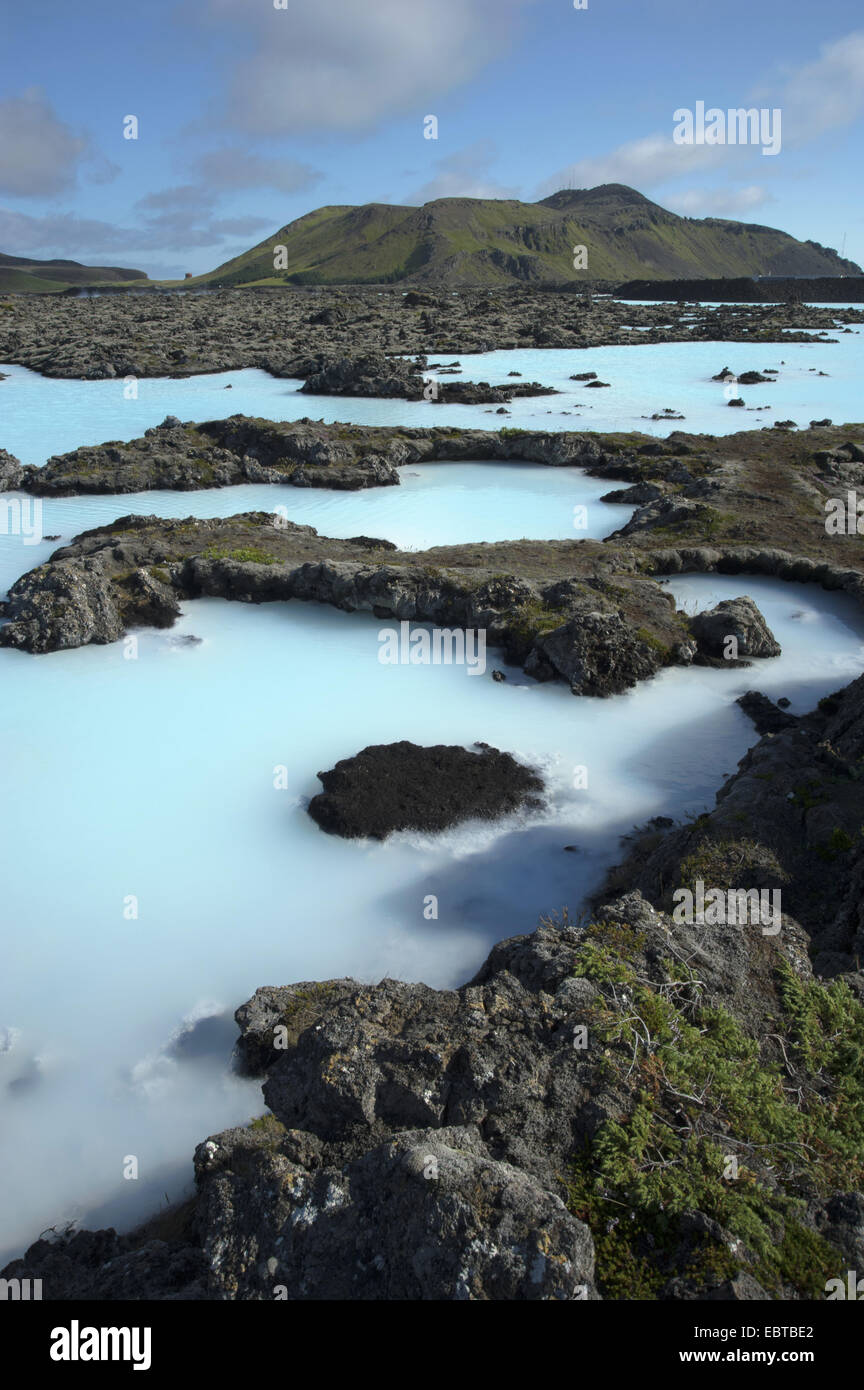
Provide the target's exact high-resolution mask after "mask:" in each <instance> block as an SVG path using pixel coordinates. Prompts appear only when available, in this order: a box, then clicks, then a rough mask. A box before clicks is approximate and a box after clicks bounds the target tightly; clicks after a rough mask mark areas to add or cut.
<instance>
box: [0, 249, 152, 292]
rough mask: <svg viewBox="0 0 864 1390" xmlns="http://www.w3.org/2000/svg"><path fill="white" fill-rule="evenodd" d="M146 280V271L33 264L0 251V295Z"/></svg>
mask: <svg viewBox="0 0 864 1390" xmlns="http://www.w3.org/2000/svg"><path fill="white" fill-rule="evenodd" d="M128 280H147V276H146V274H145V273H144V271H143V270H125V269H123V268H122V267H120V266H113V265H81V264H79V262H78V261H31V260H28V259H27V257H26V256H4V255H3V253H2V252H0V293H2V292H4V291H5V292H6V293H10V292H11V293H14V294H56V293H58V292H60V291H62V290H68V289H71V287H72V286H73V285H79V286H82V287H83V286H84V285H104V284H107V283H112V284H119V283H124V282H126V281H128Z"/></svg>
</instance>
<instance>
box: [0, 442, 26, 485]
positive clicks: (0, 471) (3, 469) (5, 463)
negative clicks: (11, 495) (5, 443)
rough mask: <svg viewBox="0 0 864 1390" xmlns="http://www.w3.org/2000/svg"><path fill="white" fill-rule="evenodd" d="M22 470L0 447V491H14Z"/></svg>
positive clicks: (18, 483)
mask: <svg viewBox="0 0 864 1390" xmlns="http://www.w3.org/2000/svg"><path fill="white" fill-rule="evenodd" d="M23 475H24V470H23V469H22V467H21V464H20V463H19V462H18V460H17V459H16V458H15V456H14V454H9V453H7V452H6V450H5V449H0V492H14V491H15V489H16V488H17V487H19V486H20V484H21V479H22V477H23Z"/></svg>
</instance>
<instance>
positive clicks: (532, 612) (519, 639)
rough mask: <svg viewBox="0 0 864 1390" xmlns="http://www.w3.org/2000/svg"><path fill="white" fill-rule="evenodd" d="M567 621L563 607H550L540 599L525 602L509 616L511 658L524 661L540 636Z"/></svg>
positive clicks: (508, 634) (508, 642)
mask: <svg viewBox="0 0 864 1390" xmlns="http://www.w3.org/2000/svg"><path fill="white" fill-rule="evenodd" d="M563 622H566V614H565V613H564V612H563V610H562V609H559V608H550V607H548V606H547V605H546V604H544V603H540V602H539V601H536V602H533V603H523V604H522V605H521V606H520V607H519V608H517V609H516V610H515V611H514V612H513V613H512V614H511V615H510V617H509V618H508V621H507V650H508V654H509V655H510V657H511V660H514V661H518V662H520V663H521V662H522V661H524V659H525V657H526V656H527V655H528V653H529V651H530V650H531V648H532V646H533V645H534V643H535V641H536V640H537V638H538V637H542V636H543V634H544V633H546V632H554V631H555V629H556V627H560V626H561V624H562V623H563Z"/></svg>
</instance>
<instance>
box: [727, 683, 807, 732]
mask: <svg viewBox="0 0 864 1390" xmlns="http://www.w3.org/2000/svg"><path fill="white" fill-rule="evenodd" d="M735 703H736V704H738V705H740V706H741V708H742V709H743V711H744V713H745V714H746V715H748V716H749V717H750V719H752V720H753V723H754V724H755V725H756V731H757V733H759V734H776V733H779V732H780V730H781V729H791V728H792V727H793V726H794V725H795V724H797V723H798V720H797V718H796V717H795V715H794V714H784V712H783V710H782V709H781V708H780V706H779V704H776V705H775V703H774V701H773V700H769V699H768V696H767V695H763V694H762V692H761V691H760V690H748V691H747V693H746V694H745V695H739V696H738V699H737V700H736V702H735ZM786 703H787V704H788V703H789V702H788V700H787V701H786Z"/></svg>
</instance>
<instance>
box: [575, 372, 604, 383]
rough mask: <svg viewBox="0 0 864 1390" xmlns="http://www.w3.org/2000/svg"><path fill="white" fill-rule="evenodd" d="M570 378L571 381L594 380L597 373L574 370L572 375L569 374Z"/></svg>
mask: <svg viewBox="0 0 864 1390" xmlns="http://www.w3.org/2000/svg"><path fill="white" fill-rule="evenodd" d="M570 380H571V381H596V380H597V373H596V372H576V373H575V374H574V375H573V376H571V378H570Z"/></svg>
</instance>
